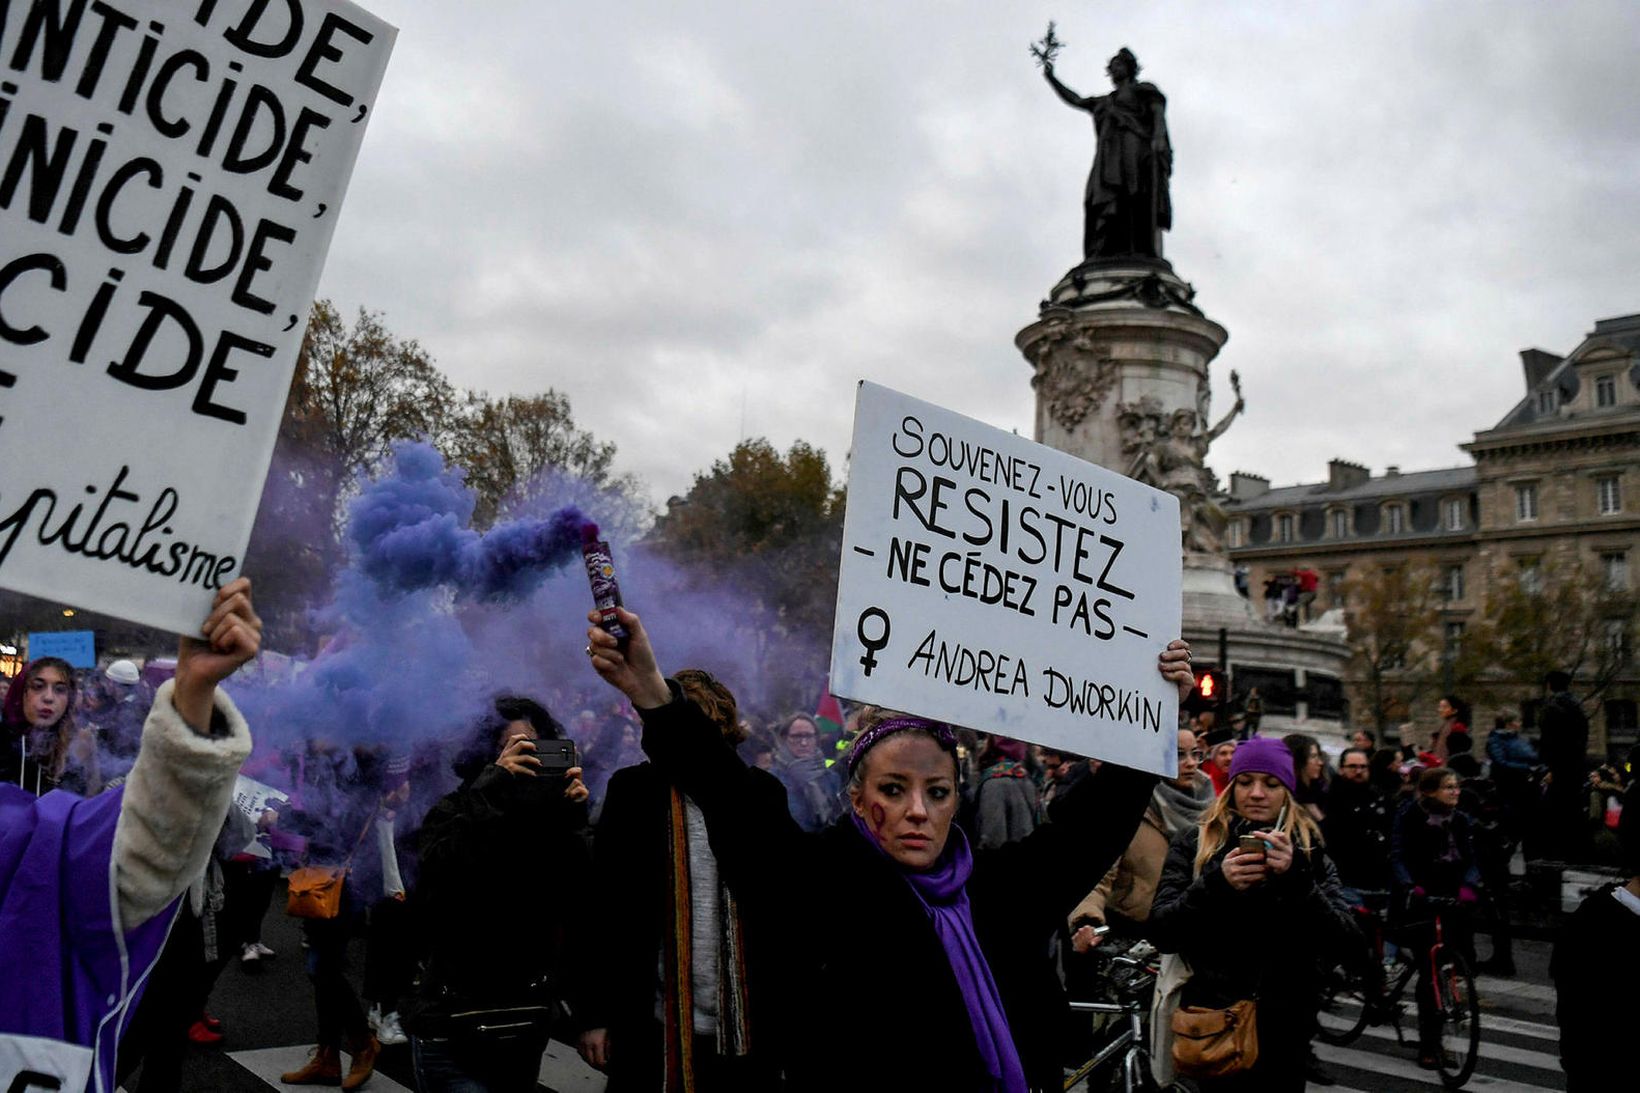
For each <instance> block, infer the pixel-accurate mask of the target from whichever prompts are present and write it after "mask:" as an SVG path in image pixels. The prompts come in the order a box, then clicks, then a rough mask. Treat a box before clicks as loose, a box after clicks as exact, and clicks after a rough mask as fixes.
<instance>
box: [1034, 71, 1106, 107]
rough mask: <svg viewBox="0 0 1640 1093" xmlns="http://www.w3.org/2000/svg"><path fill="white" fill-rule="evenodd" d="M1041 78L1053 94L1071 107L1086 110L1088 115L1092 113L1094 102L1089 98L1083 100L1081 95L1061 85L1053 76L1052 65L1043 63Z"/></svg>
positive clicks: (1056, 77)
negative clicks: (1051, 89) (1045, 81)
mask: <svg viewBox="0 0 1640 1093" xmlns="http://www.w3.org/2000/svg"><path fill="white" fill-rule="evenodd" d="M1042 78H1043V79H1045V80H1047V81H1048V86H1049V87H1051V88H1053V89H1054V93H1055V94H1057V95H1058V96H1059V97H1060V98H1062V99H1064V100H1065V101H1066V102H1067V103H1069V104H1070V105H1071V106H1074V107H1076V109H1078V110H1086V111H1088V112H1089V113H1092V112H1093V107H1094V102H1095V100H1094V99H1091V98H1090V99H1084V98H1083V97H1082V96H1081V95H1078V94H1077V93H1076V92H1075V91H1072V90H1071V89H1070V88H1068V87H1066V86H1065V85H1064V84H1063V83H1061V82H1060V80H1059V77H1058V76H1055V75H1054V74H1053V65H1052V64H1049V63H1046V62H1044V63H1043V65H1042Z"/></svg>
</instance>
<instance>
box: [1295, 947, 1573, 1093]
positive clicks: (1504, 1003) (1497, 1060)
mask: <svg viewBox="0 0 1640 1093" xmlns="http://www.w3.org/2000/svg"><path fill="white" fill-rule="evenodd" d="M1476 994H1477V995H1479V997H1480V1000H1481V1046H1480V1061H1479V1062H1478V1064H1477V1065H1476V1067H1475V1073H1474V1075H1473V1076H1472V1077H1471V1078H1470V1079H1469V1081H1468V1083H1467V1084H1466V1085H1465V1086H1464V1088H1465V1089H1466V1090H1478V1091H1481V1093H1540V1091H1542V1090H1563V1089H1565V1088H1566V1075H1565V1073H1564V1072H1563V1071H1562V1070H1561V1069H1560V1058H1559V1055H1558V1054H1557V1050H1558V1049H1557V1046H1556V1045H1557V1043H1558V1041H1559V1039H1560V1031H1559V1030H1558V1029H1557V1028H1556V1027H1555V1026H1554V1025H1553V1024H1550V1023H1548V1018H1547V1016H1546V1014H1545V1013H1544V1010H1545V1008H1546V1007H1545V1003H1552V1001H1553V998H1554V995H1553V991H1552V989H1551V988H1548V987H1545V986H1542V985H1539V984H1533V983H1524V982H1520V981H1518V980H1505V979H1492V978H1490V977H1485V976H1483V977H1482V978H1481V979H1480V981H1479V982H1478V983H1477V984H1476ZM1515 1006H1518V1007H1521V1008H1520V1009H1514V1010H1513V1011H1512V1012H1511V1009H1505V1008H1504V1007H1511V1008H1512V1007H1515ZM1352 1016H1354V1015H1353V1014H1351V1013H1349V1012H1348V1011H1342V1010H1341V1011H1340V1012H1339V1013H1337V1014H1332V1013H1323V1014H1322V1015H1321V1022H1322V1024H1323V1025H1325V1026H1331V1027H1340V1026H1345V1025H1347V1024H1348V1023H1349V1018H1350V1017H1352ZM1401 1028H1402V1032H1403V1034H1404V1036H1405V1038H1406V1042H1405V1043H1404V1044H1403V1043H1400V1042H1398V1041H1397V1039H1396V1036H1395V1030H1394V1029H1392V1028H1390V1027H1388V1026H1385V1025H1374V1026H1371V1027H1369V1028H1368V1029H1366V1031H1365V1032H1364V1033H1363V1034H1362V1036H1361V1037H1360V1038H1359V1039H1358V1040H1356V1041H1355V1042H1354V1043H1352V1044H1350V1045H1349V1046H1348V1047H1334V1046H1332V1045H1330V1044H1324V1043H1320V1042H1319V1041H1318V1042H1317V1043H1316V1054H1317V1055H1318V1056H1319V1057H1320V1058H1321V1060H1322V1061H1323V1062H1324V1063H1325V1064H1326V1065H1327V1067H1328V1068H1329V1069H1330V1070H1331V1071H1332V1072H1333V1074H1334V1075H1335V1076H1336V1077H1337V1079H1338V1085H1337V1086H1335V1087H1334V1090H1335V1091H1336V1093H1369V1091H1370V1093H1414V1091H1419V1090H1430V1089H1440V1088H1441V1080H1440V1076H1439V1075H1438V1074H1437V1073H1435V1072H1434V1071H1431V1070H1423V1069H1420V1068H1419V1066H1418V1046H1417V1045H1418V1032H1417V1016H1416V1014H1415V1013H1414V1012H1413V1009H1412V1006H1411V1004H1410V1002H1408V1004H1407V1005H1406V1007H1405V1013H1404V1016H1403V1018H1402V1022H1401Z"/></svg>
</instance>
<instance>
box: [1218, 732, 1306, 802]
mask: <svg viewBox="0 0 1640 1093" xmlns="http://www.w3.org/2000/svg"><path fill="white" fill-rule="evenodd" d="M1238 774H1269V775H1272V776H1274V777H1275V779H1276V780H1277V781H1279V782H1280V783H1281V784H1282V785H1284V786H1286V787H1287V792H1288V793H1297V792H1298V779H1297V778H1296V777H1295V776H1294V775H1293V753H1292V752H1291V751H1289V750H1288V748H1287V745H1286V744H1284V743H1282V742H1281V741H1280V740H1277V739H1275V738H1273V737H1263V736H1255V737H1254V738H1253V739H1251V740H1246V741H1243V742H1242V743H1240V744H1238V745H1236V754H1235V755H1234V756H1232V757H1231V759H1230V779H1231V781H1234V780H1235V778H1236V775H1238Z"/></svg>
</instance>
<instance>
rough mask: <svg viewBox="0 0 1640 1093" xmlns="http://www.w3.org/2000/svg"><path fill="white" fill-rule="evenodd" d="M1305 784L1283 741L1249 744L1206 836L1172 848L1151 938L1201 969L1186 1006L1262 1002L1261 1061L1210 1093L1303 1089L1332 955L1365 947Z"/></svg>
mask: <svg viewBox="0 0 1640 1093" xmlns="http://www.w3.org/2000/svg"><path fill="white" fill-rule="evenodd" d="M1296 786H1297V778H1296V777H1295V774H1294V770H1293V756H1292V752H1291V751H1289V750H1288V748H1287V746H1286V745H1285V744H1284V743H1282V741H1280V740H1273V739H1264V738H1255V739H1253V740H1249V741H1247V742H1246V743H1244V744H1242V745H1241V746H1240V747H1238V748H1237V749H1236V755H1235V758H1234V759H1233V760H1232V761H1231V766H1230V785H1229V786H1228V787H1227V788H1226V789H1225V791H1224V792H1223V793H1221V794H1220V795H1219V798H1218V800H1217V801H1215V802H1214V803H1213V805H1212V807H1210V808H1209V809H1208V810H1207V813H1206V815H1204V816H1203V817H1202V822H1201V824H1200V826H1198V827H1195V828H1191V829H1190V830H1187V831H1185V832H1184V833H1183V834H1181V835H1179V836H1178V837H1177V838H1176V839H1174V840H1173V843H1172V845H1171V846H1170V847H1169V848H1168V856H1167V864H1166V865H1165V866H1164V867H1163V869H1162V879H1161V883H1160V885H1159V886H1158V888H1157V891H1156V900H1155V902H1154V903H1153V904H1152V905H1151V909H1150V923H1149V930H1148V936H1149V937H1150V938H1151V939H1152V940H1153V941H1154V942H1155V943H1156V945H1157V947H1158V948H1160V949H1161V950H1162V951H1163V952H1174V953H1181V954H1183V956H1184V957H1185V959H1186V960H1187V961H1188V962H1189V964H1190V968H1191V971H1192V974H1191V978H1190V980H1189V982H1187V983H1186V984H1185V986H1184V991H1183V994H1182V995H1181V998H1180V1002H1181V1004H1182V1005H1184V1006H1197V1007H1203V1008H1208V1009H1227V1008H1229V1007H1231V1006H1233V1005H1234V1004H1235V1003H1237V1002H1240V1001H1243V1000H1245V999H1256V1007H1257V1036H1258V1058H1257V1062H1256V1063H1255V1064H1254V1065H1253V1066H1252V1068H1251V1069H1248V1070H1244V1071H1241V1072H1239V1073H1235V1074H1231V1075H1228V1076H1225V1077H1220V1078H1212V1079H1199V1081H1198V1084H1199V1086H1200V1088H1201V1090H1202V1091H1203V1093H1225V1091H1230V1090H1249V1091H1251V1090H1261V1091H1263V1090H1269V1091H1274V1093H1280V1091H1283V1090H1302V1089H1303V1088H1304V1084H1305V1080H1306V1070H1307V1067H1308V1063H1309V1058H1310V1049H1309V1041H1310V1037H1311V1035H1312V1034H1313V1032H1314V1028H1315V1009H1316V1007H1315V999H1316V991H1317V987H1318V983H1317V979H1318V973H1317V969H1318V968H1320V967H1321V966H1323V965H1322V958H1323V956H1324V955H1327V956H1331V955H1335V953H1336V951H1337V950H1338V949H1339V948H1340V947H1342V946H1347V945H1349V944H1355V945H1357V946H1359V945H1360V944H1361V942H1360V934H1359V932H1358V931H1357V930H1356V928H1355V925H1354V923H1353V922H1352V921H1351V918H1350V911H1349V907H1348V905H1347V903H1346V902H1345V900H1344V898H1343V896H1342V895H1341V894H1340V892H1339V887H1338V873H1337V871H1336V870H1335V869H1334V867H1333V864H1332V861H1331V860H1330V859H1329V858H1328V857H1327V856H1326V853H1325V852H1324V851H1323V850H1322V847H1321V831H1320V829H1319V828H1318V827H1316V824H1315V821H1314V820H1312V819H1311V818H1310V816H1309V813H1307V812H1306V811H1305V810H1304V809H1303V808H1301V807H1299V806H1298V805H1297V803H1296V802H1295V801H1294V796H1293V795H1294V789H1295V787H1296Z"/></svg>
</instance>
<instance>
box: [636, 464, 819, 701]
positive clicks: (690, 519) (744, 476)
mask: <svg viewBox="0 0 1640 1093" xmlns="http://www.w3.org/2000/svg"><path fill="white" fill-rule="evenodd" d="M842 535H843V495H842V491H841V490H839V489H838V488H837V487H836V486H834V485H833V484H832V480H831V467H830V465H829V464H828V463H827V461H826V456H825V453H824V452H822V451H820V450H819V449H817V448H814V447H812V446H810V445H809V444H807V443H805V442H803V441H797V442H796V443H794V444H793V445H792V446H791V448H790V449H789V450H788V451H787V452H786V453H785V454H784V455H782V454H781V453H780V452H779V451H778V450H776V449H775V447H774V445H772V444H770V443H769V442H768V441H767V440H764V439H762V438H758V439H754V440H747V441H743V442H742V443H740V444H739V445H737V446H736V447H735V449H734V450H733V451H732V452H730V453H729V456H728V458H726V459H720V460H717V461H716V462H715V463H713V464H712V468H711V470H710V471H705V472H702V473H699V474H697V475H695V482H694V485H693V487H691V489H690V490H689V492H688V494H686V495H685V496H683V497H682V498H674V499H673V501H672V502H671V503H670V504H669V505H668V506H667V511H666V512H665V513H664V514H663V515H662V516H660V518H659V519H658V520H657V521H656V523H655V528H654V531H653V533H652V535H651V544H652V545H653V546H654V548H656V549H658V550H659V551H661V552H662V553H663V554H665V555H667V556H668V557H670V558H672V559H673V560H675V561H677V562H679V563H681V564H682V565H684V566H685V567H687V568H689V569H690V570H692V571H693V572H695V573H698V574H701V575H703V576H706V577H708V578H710V577H711V576H713V575H717V574H733V579H734V583H735V585H736V586H737V588H739V589H740V590H742V592H743V594H744V596H743V600H742V602H743V603H745V604H746V607H747V614H746V619H745V632H746V638H745V640H746V642H747V643H748V645H749V646H750V647H752V648H754V649H755V651H756V656H757V658H758V660H759V661H760V662H761V664H762V665H763V668H764V670H763V672H762V675H763V676H764V677H765V678H766V679H778V680H780V681H782V682H783V683H784V684H786V685H787V686H789V688H790V690H789V692H788V693H783V694H777V695H776V696H775V697H772V698H770V699H769V701H770V702H771V703H775V704H778V705H780V706H784V707H793V706H798V705H802V704H804V703H812V702H813V701H814V699H815V695H816V693H817V690H818V685H819V681H820V679H821V678H822V676H823V673H824V671H825V663H826V660H825V650H827V649H829V646H830V635H831V622H832V614H833V612H834V610H835V607H836V602H837V572H838V551H839V550H840V549H841V545H842Z"/></svg>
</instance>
